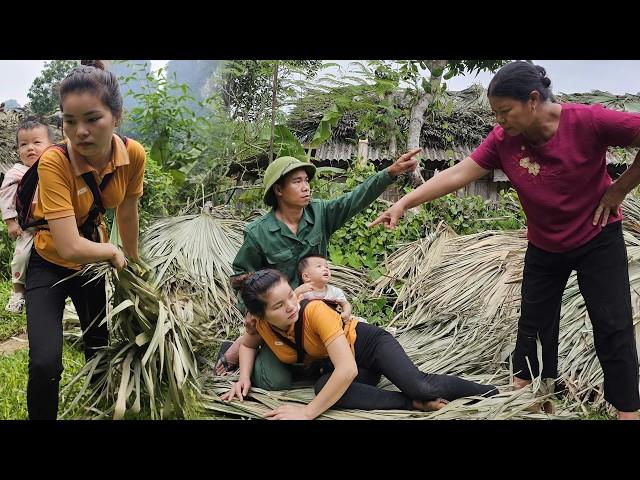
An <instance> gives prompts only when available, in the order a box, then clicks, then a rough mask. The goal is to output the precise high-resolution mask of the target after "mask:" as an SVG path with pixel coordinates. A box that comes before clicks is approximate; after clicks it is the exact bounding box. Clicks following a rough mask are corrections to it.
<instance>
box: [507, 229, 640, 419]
mask: <svg viewBox="0 0 640 480" xmlns="http://www.w3.org/2000/svg"><path fill="white" fill-rule="evenodd" d="M572 270H576V271H577V275H578V285H579V287H580V293H581V294H582V296H583V298H584V300H585V303H586V307H587V311H588V312H589V318H590V319H591V323H592V325H593V336H594V344H595V349H596V354H597V356H598V360H600V364H601V365H602V370H603V372H604V396H605V399H606V400H607V401H608V402H609V403H611V404H612V405H613V406H614V407H615V408H617V409H618V410H622V411H634V410H638V409H640V398H639V395H638V355H637V352H636V344H635V336H634V330H633V320H632V310H631V292H630V287H629V265H628V261H627V249H626V246H625V244H624V238H623V236H622V223H621V222H616V223H611V224H609V225H607V226H606V227H604V228H603V229H602V231H601V232H600V233H599V234H598V235H597V236H596V237H595V238H593V239H592V240H590V241H589V242H587V243H586V244H585V245H583V246H581V247H578V248H576V249H574V250H571V251H569V252H565V253H550V252H547V251H544V250H542V249H540V248H537V247H536V246H534V245H532V244H531V243H529V246H528V248H527V253H526V255H525V262H524V274H523V280H522V305H521V312H520V321H519V323H518V337H517V341H516V349H515V351H514V353H513V370H514V373H515V375H516V376H517V377H518V378H522V379H526V380H530V379H531V374H530V372H529V366H528V365H527V361H526V359H527V358H528V359H529V363H530V365H531V370H532V373H533V375H534V376H538V375H539V374H540V366H539V365H538V357H537V354H536V338H537V337H539V338H540V343H541V345H542V363H543V365H542V377H543V378H556V377H557V376H558V336H559V327H560V306H561V304H562V295H563V292H564V289H565V287H566V285H567V280H568V279H569V275H570V274H571V271H572Z"/></svg>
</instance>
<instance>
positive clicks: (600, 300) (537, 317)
mask: <svg viewBox="0 0 640 480" xmlns="http://www.w3.org/2000/svg"><path fill="white" fill-rule="evenodd" d="M550 85H551V81H550V80H549V78H547V76H546V72H545V69H544V68H542V67H540V66H537V65H534V64H532V63H529V62H522V61H518V62H512V63H510V64H508V65H505V66H504V67H502V68H501V69H500V70H499V71H498V72H497V73H496V75H495V76H494V78H493V79H492V80H491V83H490V84H489V88H488V91H487V96H488V98H489V103H490V105H491V109H492V110H493V112H494V113H495V115H496V119H497V122H498V125H496V127H495V128H494V129H493V131H492V132H491V133H490V134H489V135H488V136H487V138H486V139H485V140H484V141H483V142H482V144H481V145H480V146H479V147H478V148H477V149H476V150H475V151H473V152H472V153H471V155H470V156H469V157H467V158H465V159H464V160H463V161H462V162H460V163H459V164H457V165H455V166H453V167H451V168H449V169H447V170H445V171H443V172H441V173H440V174H439V175H436V176H435V177H433V178H432V179H430V180H429V181H428V182H426V183H424V184H423V185H422V186H421V187H419V188H417V189H416V190H414V191H413V192H411V193H410V194H408V195H406V196H405V197H403V198H401V199H400V200H398V201H397V202H396V203H395V204H394V205H392V206H391V207H390V208H389V209H387V210H386V211H385V212H384V213H382V214H381V215H380V216H379V217H378V218H377V219H376V220H374V221H373V222H372V223H371V224H370V225H369V226H373V225H376V224H379V223H381V224H383V225H384V226H385V227H386V228H394V227H395V226H396V224H397V222H398V220H399V219H400V217H402V216H403V215H404V213H405V212H406V210H407V209H409V208H412V207H415V206H417V205H420V204H422V203H424V202H428V201H431V200H434V199H436V198H438V197H441V196H443V195H446V194H447V193H450V192H453V191H455V190H458V189H459V188H461V187H463V186H464V185H467V184H468V183H471V182H473V181H474V180H476V179H478V178H480V177H482V176H484V175H486V174H487V173H488V172H489V171H490V170H492V169H495V168H499V169H501V170H503V171H504V172H505V174H506V175H507V176H508V177H509V180H510V181H511V183H512V184H513V186H514V188H515V189H516V191H517V192H518V195H519V197H520V201H521V203H522V208H523V210H524V212H525V214H526V215H527V221H528V238H529V244H528V248H527V253H526V256H525V264H524V272H523V281H522V304H521V316H520V321H519V323H518V336H517V341H516V348H515V351H514V353H513V366H514V372H516V375H517V376H516V377H514V383H515V384H516V385H517V386H519V387H523V386H525V385H527V384H529V383H531V374H533V376H538V375H540V367H539V365H538V359H537V354H536V339H538V338H539V339H540V342H541V344H542V360H543V368H542V372H541V376H542V378H549V379H555V378H556V377H557V367H558V333H559V323H560V306H561V302H562V294H563V292H564V288H565V286H566V284H567V280H568V278H569V275H570V274H571V271H572V270H576V271H577V275H578V283H579V286H580V292H581V293H582V295H583V297H584V299H585V303H586V306H587V311H588V312H589V317H590V319H591V322H592V324H593V333H594V342H595V347H596V353H597V355H598V359H599V360H600V364H601V365H602V370H603V372H604V394H605V399H606V400H607V401H608V402H609V403H611V404H612V405H613V406H614V407H616V409H617V410H618V418H620V419H638V413H637V410H638V409H640V397H639V395H638V356H637V353H636V345H635V338H634V330H633V321H632V309H631V295H630V287H629V272H628V261H627V251H626V247H625V244H624V239H623V237H622V227H621V220H622V214H621V212H620V204H621V203H622V201H623V199H624V197H625V196H626V195H627V193H629V192H630V191H631V190H633V189H634V188H635V187H636V186H637V185H638V184H640V161H639V160H638V156H636V158H635V160H634V162H633V164H632V165H631V166H630V167H629V168H628V169H627V171H626V172H625V173H624V174H623V175H622V176H621V177H620V178H619V179H618V180H616V181H615V182H613V181H612V180H611V177H609V174H608V173H607V170H606V151H607V147H609V146H621V147H627V146H640V115H638V114H633V113H626V112H617V111H611V110H607V109H605V108H603V107H602V106H600V105H592V106H587V105H577V104H558V103H553V97H552V95H551V89H550ZM527 360H528V363H527ZM529 365H530V366H531V370H530V369H529Z"/></svg>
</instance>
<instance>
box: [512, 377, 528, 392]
mask: <svg viewBox="0 0 640 480" xmlns="http://www.w3.org/2000/svg"><path fill="white" fill-rule="evenodd" d="M530 383H531V380H525V379H523V378H518V377H513V389H514V390H520V389H521V388H524V387H526V386H527V385H529V384H530Z"/></svg>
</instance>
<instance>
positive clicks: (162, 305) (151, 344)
mask: <svg viewBox="0 0 640 480" xmlns="http://www.w3.org/2000/svg"><path fill="white" fill-rule="evenodd" d="M624 211H625V215H626V219H625V223H624V228H625V241H626V243H627V249H628V256H629V273H630V281H631V290H632V302H633V307H634V323H635V324H636V328H637V329H638V328H640V327H639V325H640V323H639V319H640V317H639V315H640V296H638V294H637V293H636V292H638V291H640V288H639V287H640V263H639V262H638V260H640V201H639V200H638V199H636V198H635V197H633V196H630V197H629V198H628V199H627V200H626V201H625V204H624ZM224 215H225V214H224V213H222V214H220V213H219V214H216V216H215V217H212V216H211V215H210V214H208V213H203V214H201V215H192V216H186V217H178V218H174V219H164V220H161V221H160V222H158V223H157V224H156V225H154V227H152V229H151V230H150V231H149V232H148V233H147V235H146V236H145V242H144V249H145V251H146V252H147V255H148V256H149V258H154V259H155V260H154V263H153V264H152V271H151V273H150V275H149V278H150V281H149V283H145V282H144V281H143V280H142V279H141V278H139V277H138V276H136V275H135V274H134V273H133V271H131V270H130V269H129V270H125V271H123V272H121V274H120V275H119V280H118V281H117V282H115V291H114V299H115V301H114V305H116V306H115V308H114V309H113V311H111V312H110V313H109V315H108V318H109V321H110V322H112V328H111V329H110V331H111V332H112V344H111V345H110V346H109V348H108V349H106V350H104V351H103V352H101V353H102V355H101V356H96V358H95V359H94V360H92V361H91V362H90V363H89V364H88V365H87V366H86V367H85V369H84V370H83V372H84V373H86V372H94V373H95V374H98V380H96V379H95V378H94V380H93V383H89V382H85V386H84V389H86V391H84V389H83V391H82V392H81V394H80V395H78V397H77V398H76V399H75V400H76V401H80V398H81V397H82V399H83V400H82V401H83V402H87V400H86V399H87V398H89V399H91V400H92V401H91V403H89V402H87V403H86V404H87V405H89V407H88V408H89V409H90V410H91V411H93V412H95V413H98V414H100V415H110V414H112V413H113V414H114V416H116V417H118V418H119V417H121V416H122V414H123V412H124V411H125V410H126V408H127V407H126V406H127V402H128V401H130V399H131V398H134V400H133V404H132V405H131V407H130V409H131V410H132V411H133V412H136V411H138V410H139V408H140V397H141V395H142V396H143V397H144V398H148V399H149V405H150V408H151V411H152V417H153V418H158V417H162V416H166V408H168V407H169V408H170V407H171V406H173V408H174V409H176V410H177V411H179V412H181V411H183V410H184V408H186V404H187V403H188V402H187V399H186V397H185V389H184V386H185V385H187V384H189V385H191V386H193V387H195V388H193V389H192V391H193V392H195V395H194V396H195V398H196V400H197V402H196V404H197V405H196V406H197V408H198V411H199V413H198V416H201V417H210V416H220V415H225V416H231V417H240V418H262V417H263V415H264V412H265V411H267V410H269V409H271V408H274V407H276V406H278V405H281V404H282V403H284V402H308V401H309V400H311V399H312V398H313V390H312V388H308V387H307V388H299V389H294V390H290V391H283V392H267V391H263V390H260V389H253V390H252V392H251V394H250V397H249V398H247V399H245V401H244V402H238V401H234V402H230V403H227V402H222V401H221V400H220V397H219V395H220V394H221V393H223V392H225V391H226V390H227V389H228V388H229V386H230V382H231V381H232V380H234V379H235V377H217V376H215V375H213V372H212V371H211V369H209V368H207V369H205V371H204V372H201V373H200V374H199V375H197V376H196V368H197V367H196V364H195V360H194V356H193V348H194V347H195V346H196V345H195V344H197V343H198V342H200V343H202V344H206V343H207V342H209V343H211V342H215V340H218V339H219V338H218V335H220V334H221V332H225V333H226V332H227V331H228V328H226V327H221V325H223V326H224V325H227V326H228V325H232V326H233V327H238V326H240V325H241V319H240V317H239V313H237V311H234V310H233V309H234V308H235V307H234V305H235V296H234V295H233V294H232V292H230V290H229V288H228V276H229V274H230V273H231V269H230V265H231V261H232V259H233V257H234V256H235V253H236V252H237V249H238V248H239V246H240V243H241V239H242V237H241V235H242V233H241V232H242V228H243V227H244V224H243V223H242V222H239V221H237V220H233V219H230V218H228V217H225V216H224ZM207 229H208V231H206V232H205V231H204V230H207ZM185 232H186V233H185ZM526 244H527V240H526V232H524V231H499V232H498V231H488V232H482V233H479V234H475V235H466V236H456V235H455V233H453V232H452V231H451V230H449V229H448V228H447V227H446V226H440V227H438V229H437V230H436V231H435V232H433V233H432V234H430V235H428V236H427V237H426V238H424V239H422V240H420V241H417V242H413V243H412V244H408V245H405V246H403V247H400V248H399V249H398V250H397V251H396V252H395V253H394V254H393V255H391V256H390V257H389V258H388V261H387V262H386V265H385V268H386V272H387V274H386V275H384V276H383V277H380V279H378V281H377V282H375V283H374V284H373V285H370V284H369V283H368V279H367V277H366V276H365V274H364V273H362V272H357V271H353V270H351V269H346V268H343V267H335V266H332V271H333V275H334V281H335V282H334V283H336V285H338V286H340V287H341V288H343V289H345V291H346V292H347V295H348V296H349V297H351V298H353V297H356V296H359V295H362V294H365V295H366V294H368V295H382V294H384V295H387V296H388V295H393V296H394V297H395V298H396V303H395V311H396V312H397V315H396V316H395V317H394V318H392V319H389V320H390V322H389V324H390V325H394V326H396V327H398V329H399V332H398V340H399V341H400V343H401V344H402V345H403V347H404V348H405V350H406V351H407V354H408V355H409V356H410V357H411V359H412V360H413V361H414V362H415V363H416V364H417V365H418V367H419V368H420V369H421V370H423V371H427V372H431V373H448V374H455V375H461V376H462V377H464V378H466V379H469V380H473V381H477V382H481V383H492V384H494V385H497V386H498V387H499V388H500V390H501V393H500V394H499V395H497V396H496V397H493V398H490V399H482V400H480V401H477V399H459V400H456V401H454V402H450V403H449V404H448V405H447V406H446V407H445V408H444V409H442V410H439V411H437V412H429V413H425V412H415V411H368V412H364V411H356V410H340V409H331V410H329V411H327V412H325V414H323V415H322V416H321V417H320V418H333V419H349V418H351V419H373V418H380V419H445V418H446V419H448V418H484V419H487V418H499V419H504V418H532V419H535V418H577V417H579V416H580V415H582V414H583V413H586V407H585V404H586V402H589V403H590V406H591V407H592V408H593V407H600V406H605V402H604V398H603V391H602V383H603V377H602V371H601V369H600V365H599V362H598V361H597V358H596V356H595V351H594V348H593V336H592V331H591V325H590V323H589V320H588V314H587V312H586V307H585V304H584V300H583V299H582V296H581V295H580V293H579V290H578V286H577V281H576V278H575V275H572V276H571V278H570V279H569V282H568V284H567V288H566V290H565V293H564V297H563V305H562V310H561V325H560V341H559V342H560V343H559V375H560V379H561V380H562V382H563V383H564V385H565V386H566V390H565V391H564V392H563V393H562V396H561V399H560V400H558V399H557V398H556V400H555V402H556V409H557V413H556V414H555V415H546V414H542V413H534V412H532V411H531V410H532V408H533V407H534V406H535V405H537V404H538V403H539V402H540V401H541V400H543V399H546V398H547V397H550V396H551V393H550V391H549V388H548V385H544V384H543V382H541V380H540V379H539V378H537V379H535V380H534V382H533V383H532V385H531V386H529V387H527V388H525V389H522V390H518V391H513V390H512V389H511V388H510V379H511V376H512V374H513V372H512V371H511V370H510V362H509V356H510V353H511V352H512V350H513V347H514V345H515V335H516V330H517V328H516V327H517V321H518V315H519V303H520V287H521V280H522V269H523V262H524V253H525V251H526ZM212 257H213V259H212ZM225 305H227V307H225ZM225 308H226V310H225ZM230 312H233V313H232V314H230ZM354 313H355V314H357V313H358V312H354ZM159 316H160V317H161V318H162V321H161V322H158V321H157V319H158V317H159ZM160 324H163V325H165V326H164V328H160V327H159V325H160ZM207 329H209V331H207ZM114 333H115V335H114ZM638 333H640V332H638ZM638 338H640V335H638ZM160 345H162V347H161V346H160ZM162 352H164V353H162ZM167 352H171V353H167ZM163 356H164V357H166V359H167V362H169V363H170V364H171V368H166V366H165V368H164V370H163V362H164V357H163ZM169 357H170V358H169ZM80 377H82V374H81V375H80V376H79V377H78V378H77V379H76V381H79V379H80ZM140 378H142V379H143V380H144V382H143V383H141V382H140ZM96 385H100V386H102V389H100V388H95V386H96ZM380 386H381V387H383V388H389V389H395V387H394V386H393V385H390V384H389V382H388V381H386V380H383V382H382V383H381V384H380ZM67 388H68V387H67ZM88 392H93V393H91V394H89V393H88ZM100 395H102V396H101V397H100ZM131 395H133V397H131ZM154 396H155V398H154ZM190 398H193V397H190ZM101 405H102V407H101ZM104 405H111V406H110V407H106V408H105V407H104ZM190 407H193V404H191V405H189V408H190ZM190 411H193V409H191V408H190Z"/></svg>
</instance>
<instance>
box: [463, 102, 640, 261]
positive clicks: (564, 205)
mask: <svg viewBox="0 0 640 480" xmlns="http://www.w3.org/2000/svg"><path fill="white" fill-rule="evenodd" d="M639 134H640V115H639V114H637V113H628V112H618V111H615V110H610V109H607V108H603V106H602V105H598V104H594V105H579V104H571V103H565V104H562V110H561V111H560V121H559V124H558V129H557V130H556V132H555V133H554V135H553V136H552V137H551V138H550V139H549V140H547V141H546V142H545V143H544V144H542V145H531V144H529V143H528V142H527V140H526V138H525V137H524V136H523V135H522V134H520V135H515V136H511V135H508V134H507V133H506V132H505V131H504V129H503V128H502V127H501V126H499V125H496V127H495V128H494V129H493V130H492V132H491V133H490V134H489V136H488V137H487V138H486V139H485V140H484V141H483V142H482V144H480V146H479V147H478V148H476V149H475V150H474V151H473V152H472V153H471V155H470V156H471V158H472V159H473V160H474V161H475V162H476V163H477V164H478V165H480V166H481V167H482V168H485V169H487V170H491V169H494V168H500V169H502V171H504V173H505V174H506V175H507V177H509V180H510V181H511V183H512V184H513V187H514V188H515V189H516V191H517V192H518V197H519V198H520V203H522V209H523V210H524V213H526V215H527V226H528V228H527V234H528V237H529V241H530V242H531V243H532V244H533V245H535V246H536V247H538V248H541V249H542V250H546V251H547V252H554V253H560V252H567V251H569V250H573V249H575V248H578V247H580V246H582V245H584V244H586V243H587V242H588V241H589V240H591V239H592V238H594V237H595V236H596V235H598V234H599V233H600V231H601V230H602V227H601V224H600V223H598V224H597V225H596V226H594V225H593V223H592V222H593V214H594V212H595V211H596V208H597V207H598V204H599V202H600V199H602V195H604V192H606V191H607V189H608V188H609V186H610V185H611V183H612V182H613V180H612V179H611V177H610V176H609V173H608V172H607V162H606V154H607V147H609V146H621V147H626V146H628V145H630V144H631V143H632V142H633V140H634V139H635V138H636V137H637V136H638V135H639ZM620 220H622V212H621V211H620V208H618V212H617V213H616V215H610V216H609V219H608V223H613V222H619V221H620Z"/></svg>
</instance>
